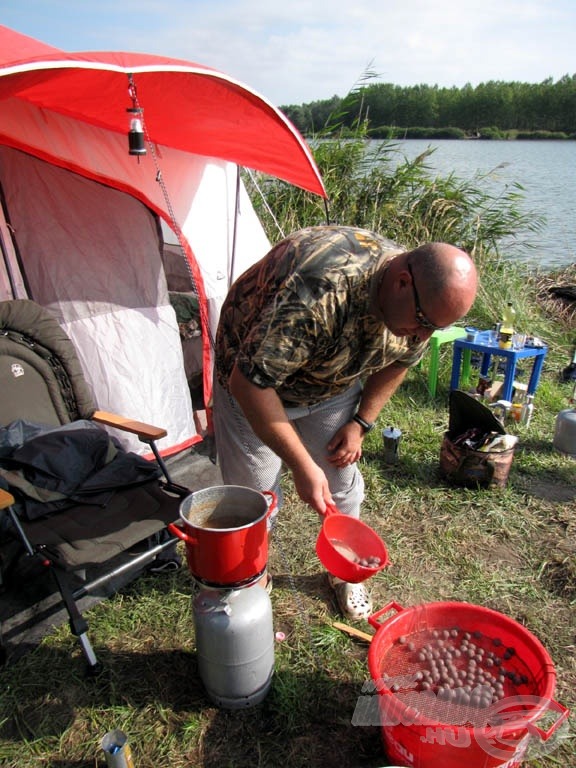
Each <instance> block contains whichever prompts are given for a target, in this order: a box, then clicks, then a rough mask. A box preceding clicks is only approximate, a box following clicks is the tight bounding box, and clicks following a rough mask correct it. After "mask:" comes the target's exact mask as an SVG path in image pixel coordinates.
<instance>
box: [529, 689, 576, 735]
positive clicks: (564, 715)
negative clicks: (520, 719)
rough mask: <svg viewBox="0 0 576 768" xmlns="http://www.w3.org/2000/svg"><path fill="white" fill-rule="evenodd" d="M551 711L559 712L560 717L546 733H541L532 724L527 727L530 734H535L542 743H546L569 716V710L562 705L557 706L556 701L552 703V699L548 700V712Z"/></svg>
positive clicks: (541, 731)
mask: <svg viewBox="0 0 576 768" xmlns="http://www.w3.org/2000/svg"><path fill="white" fill-rule="evenodd" d="M552 709H554V710H555V711H558V712H561V713H562V714H561V715H560V717H559V718H558V720H556V722H555V723H552V725H551V726H550V728H548V730H547V731H543V730H542V728H538V726H537V725H534V723H530V725H529V726H528V729H529V730H530V732H532V733H537V734H538V736H540V738H541V739H542V741H548V739H549V738H550V736H552V734H553V733H554V731H555V730H556V729H557V728H559V727H560V726H561V725H562V723H564V722H565V721H566V720H567V719H568V717H569V716H570V710H569V709H567V708H566V707H565V706H563V705H562V704H559V703H558V702H557V701H554V699H551V700H550V707H549V710H552Z"/></svg>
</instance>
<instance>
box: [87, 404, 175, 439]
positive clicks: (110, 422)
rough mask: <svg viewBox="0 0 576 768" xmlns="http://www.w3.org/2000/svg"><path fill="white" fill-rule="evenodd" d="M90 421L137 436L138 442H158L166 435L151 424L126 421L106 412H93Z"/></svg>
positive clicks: (131, 420)
mask: <svg viewBox="0 0 576 768" xmlns="http://www.w3.org/2000/svg"><path fill="white" fill-rule="evenodd" d="M92 421H96V422H97V423H98V424H106V425H107V426H109V427H116V428H117V429H121V430H123V431H124V432H132V433H133V434H134V435H138V437H139V438H140V440H144V441H146V440H160V439H161V438H163V437H166V435H167V434H168V432H166V430H165V429H162V428H161V427H154V426H152V425H151V424H144V422H142V421H134V419H127V418H126V417H125V416H118V415H117V414H115V413H108V412H107V411H94V413H93V415H92Z"/></svg>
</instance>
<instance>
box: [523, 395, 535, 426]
mask: <svg viewBox="0 0 576 768" xmlns="http://www.w3.org/2000/svg"><path fill="white" fill-rule="evenodd" d="M533 413H534V395H526V402H525V403H524V405H523V406H522V411H521V412H520V423H521V424H524V426H526V427H528V426H529V425H530V421H531V419H532V414H533Z"/></svg>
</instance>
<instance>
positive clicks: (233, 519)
mask: <svg viewBox="0 0 576 768" xmlns="http://www.w3.org/2000/svg"><path fill="white" fill-rule="evenodd" d="M187 520H188V522H189V523H190V524H191V525H195V526H196V527H197V528H211V529H218V530H223V529H225V528H241V527H242V526H244V525H249V524H250V523H253V522H255V516H254V512H246V511H243V510H241V509H238V503H237V502H236V501H233V500H231V499H222V500H221V501H218V502H217V503H216V505H215V504H214V501H207V502H205V503H204V504H198V505H197V506H196V507H194V509H191V510H190V511H189V512H188V514H187Z"/></svg>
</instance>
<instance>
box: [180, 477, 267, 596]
mask: <svg viewBox="0 0 576 768" xmlns="http://www.w3.org/2000/svg"><path fill="white" fill-rule="evenodd" d="M267 496H268V497H269V499H268V501H267V499H266V497H267ZM275 509H276V496H275V494H274V493H272V491H264V492H263V493H260V492H259V491H255V490H252V489H251V488H245V487H243V486H239V485H221V486H214V487H211V488H202V489H201V490H198V491H194V493H192V494H190V495H189V496H188V497H187V498H185V499H184V500H183V501H182V503H181V504H180V522H181V525H182V527H183V530H182V528H180V527H178V526H177V525H170V526H169V530H170V531H171V532H172V533H173V534H174V535H176V536H178V538H180V539H182V541H184V542H186V559H187V562H188V567H189V568H190V572H191V573H192V575H193V576H194V578H195V579H196V580H197V581H199V582H200V583H202V584H204V585H207V586H210V587H215V588H220V587H240V586H245V585H248V584H251V583H253V582H254V581H257V580H258V579H259V578H260V577H261V576H262V575H263V573H264V571H265V570H266V564H267V562H268V518H269V517H270V515H271V514H272V513H273V511H274V510H275Z"/></svg>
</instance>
